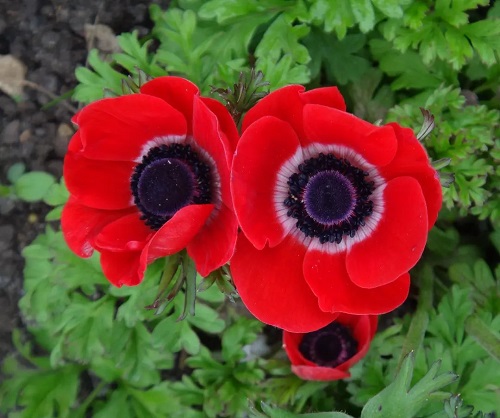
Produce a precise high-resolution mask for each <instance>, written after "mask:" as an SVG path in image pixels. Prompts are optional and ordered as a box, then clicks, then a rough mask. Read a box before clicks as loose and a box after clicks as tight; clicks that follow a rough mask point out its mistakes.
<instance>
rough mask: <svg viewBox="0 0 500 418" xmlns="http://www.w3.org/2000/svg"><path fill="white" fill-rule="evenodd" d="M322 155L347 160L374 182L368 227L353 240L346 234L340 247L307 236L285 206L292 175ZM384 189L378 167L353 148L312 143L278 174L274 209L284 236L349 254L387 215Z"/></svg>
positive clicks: (331, 251) (310, 246)
mask: <svg viewBox="0 0 500 418" xmlns="http://www.w3.org/2000/svg"><path fill="white" fill-rule="evenodd" d="M320 153H323V154H333V155H335V157H337V158H344V159H346V160H347V161H349V162H350V163H351V164H352V165H353V166H355V167H358V168H360V169H361V170H363V171H365V172H367V173H368V176H367V177H366V180H367V181H373V183H374V190H373V192H372V194H371V196H370V200H371V201H372V202H373V212H372V213H371V215H369V216H367V217H366V218H365V219H364V221H365V225H364V226H360V227H359V228H358V230H357V231H356V235H354V237H353V238H351V237H350V236H348V235H344V236H343V237H342V242H341V243H340V244H336V243H330V242H327V243H324V244H321V243H320V241H319V238H318V237H307V236H305V235H304V233H303V232H301V231H300V230H299V229H298V228H297V227H296V223H297V220H296V219H294V218H292V217H290V216H288V215H287V212H288V207H286V206H285V205H284V203H283V202H284V201H285V200H286V199H287V198H288V192H289V187H288V183H287V182H288V179H289V178H290V176H291V175H292V174H294V173H296V172H297V171H298V166H299V164H302V163H303V162H304V161H305V160H308V159H310V158H316V157H318V155H319V154H320ZM385 186H386V182H385V180H384V178H383V177H382V176H381V175H380V173H379V172H378V170H377V168H376V167H375V166H374V165H373V164H370V163H369V162H368V161H366V160H365V159H364V158H363V157H362V156H361V155H359V154H358V153H357V152H356V151H354V150H353V149H351V148H349V147H346V146H343V145H325V144H319V143H313V144H311V145H309V146H308V147H306V148H301V147H299V148H298V149H297V151H296V152H295V154H294V155H293V156H292V157H291V158H289V159H288V160H287V161H285V163H284V164H283V165H282V166H281V168H280V170H279V171H278V173H277V175H276V179H275V187H274V209H275V211H276V216H277V218H278V221H279V222H280V223H281V225H282V227H283V230H284V232H285V235H292V236H293V237H294V238H295V239H296V241H297V242H300V243H301V244H302V245H304V247H308V248H309V249H314V250H318V251H321V252H326V253H329V254H337V253H341V252H344V251H348V250H349V249H350V248H351V247H352V246H353V245H355V244H356V243H358V242H361V241H363V240H364V239H366V238H367V237H369V236H370V235H371V234H372V233H373V231H375V229H376V228H377V226H378V224H379V222H380V220H381V219H382V215H383V213H384V199H383V192H384V189H385Z"/></svg>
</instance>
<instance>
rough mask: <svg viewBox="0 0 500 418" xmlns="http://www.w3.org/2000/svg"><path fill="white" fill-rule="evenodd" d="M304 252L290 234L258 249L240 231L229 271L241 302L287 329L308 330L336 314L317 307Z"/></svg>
mask: <svg viewBox="0 0 500 418" xmlns="http://www.w3.org/2000/svg"><path fill="white" fill-rule="evenodd" d="M304 252H305V248H303V247H302V246H300V245H295V244H294V243H293V242H292V241H291V238H289V239H288V240H286V241H285V242H283V243H282V244H281V245H278V246H277V247H274V248H265V249H263V250H261V251H258V250H256V249H255V247H254V246H253V245H252V244H251V242H250V241H248V240H247V239H246V238H245V236H244V235H242V234H240V235H239V237H238V242H237V244H236V252H235V253H234V256H233V258H232V259H231V273H232V276H233V280H234V284H235V286H236V289H237V290H238V293H239V295H240V297H241V299H242V301H243V303H244V304H245V306H246V307H247V308H248V310H249V311H250V312H251V313H252V314H253V315H255V316H256V317H257V318H258V319H259V320H260V321H262V322H264V323H266V324H269V325H273V326H276V327H279V328H282V329H284V330H287V331H290V332H310V331H315V330H317V329H319V328H321V327H323V326H325V325H326V324H328V323H330V322H331V321H333V320H334V319H335V318H336V316H337V315H336V314H332V313H326V312H322V311H321V310H320V309H319V308H318V300H317V299H316V297H315V296H314V295H313V293H312V292H311V290H310V289H309V287H308V286H307V284H306V282H305V280H304V277H303V275H302V270H301V268H302V261H303V257H304Z"/></svg>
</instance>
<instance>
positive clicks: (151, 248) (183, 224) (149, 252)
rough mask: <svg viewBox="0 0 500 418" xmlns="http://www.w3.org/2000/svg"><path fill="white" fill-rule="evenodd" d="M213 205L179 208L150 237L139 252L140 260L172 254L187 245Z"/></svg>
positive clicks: (151, 259)
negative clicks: (140, 252)
mask: <svg viewBox="0 0 500 418" xmlns="http://www.w3.org/2000/svg"><path fill="white" fill-rule="evenodd" d="M213 208H214V205H190V206H185V207H183V208H182V209H180V210H179V211H178V212H177V213H176V214H175V215H174V216H173V217H172V219H170V220H169V221H167V222H166V223H165V225H163V226H162V227H161V228H160V229H159V230H158V231H157V232H156V234H155V235H154V236H153V237H152V238H151V240H150V241H149V243H148V244H147V245H146V247H145V248H144V250H143V251H142V254H141V262H143V263H144V264H149V263H152V262H153V261H154V260H156V259H157V258H160V257H165V256H167V255H172V254H175V253H177V252H179V251H180V250H182V249H183V248H185V247H186V245H188V243H189V242H190V241H191V240H192V239H193V238H194V237H195V235H196V234H197V233H198V232H199V231H200V229H201V228H202V227H203V225H204V224H205V222H206V221H207V219H208V217H209V216H210V213H211V212H212V210H213Z"/></svg>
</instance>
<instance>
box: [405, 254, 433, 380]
mask: <svg viewBox="0 0 500 418" xmlns="http://www.w3.org/2000/svg"><path fill="white" fill-rule="evenodd" d="M420 279H421V280H420V294H419V298H418V307H417V310H416V312H415V314H414V316H413V319H412V321H411V324H410V328H409V330H408V333H407V334H406V338H405V341H404V343H403V350H402V351H401V355H400V357H399V362H398V368H397V370H399V369H400V368H401V364H402V363H403V360H404V358H405V357H406V356H407V355H408V354H409V353H411V352H412V351H413V352H415V353H416V352H417V350H418V349H419V347H420V346H421V345H422V342H423V340H424V336H425V331H426V330H427V326H428V325H429V310H430V309H432V298H433V282H434V272H433V271H432V267H431V266H430V265H429V264H426V265H424V267H423V269H422V274H421V275H420Z"/></svg>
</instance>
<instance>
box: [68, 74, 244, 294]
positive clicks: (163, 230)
mask: <svg viewBox="0 0 500 418" xmlns="http://www.w3.org/2000/svg"><path fill="white" fill-rule="evenodd" d="M73 122H74V123H76V124H77V125H78V127H79V130H78V132H77V133H76V134H75V135H74V136H73V138H72V139H71V142H70V144H69V149H68V153H67V155H66V158H65V160H64V178H65V180H66V184H67V187H68V189H69V192H70V199H69V201H68V203H67V205H66V206H65V208H64V211H63V214H62V230H63V233H64V236H65V238H66V241H67V242H68V245H69V246H70V248H71V249H72V250H73V251H74V252H75V253H76V254H78V255H79V256H81V257H89V256H90V255H91V254H92V252H93V251H94V249H95V250H98V251H99V252H100V253H101V265H102V268H103V271H104V274H105V276H106V277H107V278H108V280H109V281H110V282H111V283H113V284H114V285H116V286H121V285H128V286H133V285H137V284H138V283H140V282H141V281H142V278H143V275H144V270H145V268H146V266H147V264H149V263H151V262H152V261H154V260H155V259H157V258H159V257H163V256H167V255H171V254H174V253H176V252H178V251H180V250H182V249H184V248H186V249H187V252H188V254H189V256H191V257H192V258H193V260H194V262H195V264H196V268H197V270H198V272H199V273H200V274H201V275H202V276H206V275H208V274H209V273H210V272H211V271H213V270H215V269H216V268H218V267H220V266H222V265H224V264H225V263H227V262H228V260H229V259H230V258H231V256H232V254H233V252H234V247H235V243H236V236H237V227H238V226H237V221H236V218H235V216H234V213H233V205H232V200H231V196H230V190H229V168H230V166H231V161H232V155H233V151H234V147H235V144H236V142H237V140H238V132H237V130H236V126H235V125H234V122H233V121H232V118H231V116H230V115H229V113H228V112H227V111H226V109H225V108H224V106H222V105H221V104H220V103H219V102H217V101H215V100H212V99H208V98H202V97H200V96H199V91H198V88H197V87H196V86H195V85H194V84H192V83H191V82H189V81H187V80H184V79H182V78H178V77H160V78H157V79H155V80H153V81H150V82H148V83H146V84H144V85H143V86H142V88H141V90H140V94H132V95H127V96H122V97H118V98H111V99H103V100H99V101H97V102H95V103H92V104H90V105H88V106H86V107H85V108H84V109H83V110H82V111H80V112H79V113H78V114H77V115H76V116H75V117H74V118H73Z"/></svg>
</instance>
